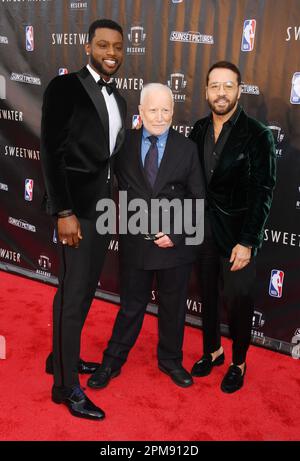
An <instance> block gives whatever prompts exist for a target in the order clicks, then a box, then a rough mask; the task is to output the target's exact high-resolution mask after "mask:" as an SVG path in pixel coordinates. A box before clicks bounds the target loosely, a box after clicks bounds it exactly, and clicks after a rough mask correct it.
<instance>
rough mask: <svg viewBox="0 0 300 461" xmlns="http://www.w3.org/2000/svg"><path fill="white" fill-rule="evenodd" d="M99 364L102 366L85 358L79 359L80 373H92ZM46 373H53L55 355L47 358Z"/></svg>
mask: <svg viewBox="0 0 300 461" xmlns="http://www.w3.org/2000/svg"><path fill="white" fill-rule="evenodd" d="M99 366H100V363H95V362H85V361H84V360H82V359H79V362H78V373H80V374H81V375H83V374H86V375H91V374H92V373H94V372H95V371H96V370H97V368H98V367H99ZM46 373H48V375H53V356H52V354H50V355H48V357H47V360H46Z"/></svg>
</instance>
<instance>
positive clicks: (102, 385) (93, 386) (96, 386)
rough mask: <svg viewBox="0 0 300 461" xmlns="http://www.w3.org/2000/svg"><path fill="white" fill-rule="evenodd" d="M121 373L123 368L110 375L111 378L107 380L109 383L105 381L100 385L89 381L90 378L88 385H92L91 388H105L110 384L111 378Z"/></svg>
mask: <svg viewBox="0 0 300 461" xmlns="http://www.w3.org/2000/svg"><path fill="white" fill-rule="evenodd" d="M120 373H121V370H117V371H114V372H113V373H112V374H111V375H110V377H109V380H108V381H107V383H105V384H101V385H99V384H94V383H90V382H89V381H90V380H88V382H87V385H88V387H90V388H91V389H104V388H105V387H106V386H108V385H109V383H110V380H111V379H113V378H116V377H117V376H119V374H120Z"/></svg>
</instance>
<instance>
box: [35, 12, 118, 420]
mask: <svg viewBox="0 0 300 461" xmlns="http://www.w3.org/2000/svg"><path fill="white" fill-rule="evenodd" d="M85 49H86V54H87V56H89V64H88V65H87V66H86V67H84V68H83V69H81V70H80V71H79V72H74V73H71V74H68V75H63V76H59V77H56V78H54V79H53V80H52V81H51V82H50V83H49V85H48V87H47V89H46V91H45V95H44V102H43V113H42V128H41V159H42V166H43V172H44V178H45V184H46V191H47V207H48V211H49V213H51V214H52V215H54V216H56V218H57V229H58V239H59V241H60V243H61V245H60V248H59V256H60V272H59V287H58V290H57V293H56V295H55V298H54V304H53V355H52V354H50V356H49V357H48V359H47V364H46V371H47V372H48V373H53V372H54V386H53V388H52V400H53V401H54V402H55V403H64V404H65V405H66V406H67V407H68V408H69V410H70V412H71V413H72V414H73V415H74V416H79V417H82V418H89V419H97V420H99V419H103V418H104V412H103V411H102V410H101V409H100V408H98V407H96V406H95V405H94V404H93V403H92V402H91V401H90V400H89V399H88V397H87V396H86V395H85V394H84V392H83V391H82V389H81V388H80V386H79V379H78V372H80V373H92V372H94V371H95V369H96V367H97V365H98V364H95V363H93V362H84V361H83V360H81V359H79V353H80V337H81V331H82V328H83V325H84V321H85V318H86V316H87V314H88V311H89V308H90V305H91V302H92V300H93V297H94V294H95V290H96V288H97V284H98V281H99V276H100V272H101V269H102V266H103V263H104V259H105V255H106V252H107V249H108V244H109V236H108V235H100V234H98V233H97V231H96V220H97V214H96V203H97V201H98V200H99V199H101V198H104V197H111V195H112V177H113V160H114V157H115V154H116V153H117V152H118V150H119V149H120V146H121V144H122V142H123V140H124V137H125V128H124V123H125V113H126V103H125V101H124V99H123V98H122V97H121V96H120V95H119V93H118V92H117V91H116V89H115V87H114V86H113V83H112V81H111V80H112V79H111V76H112V75H113V74H115V72H117V70H118V69H119V67H120V65H121V63H122V60H123V32H122V28H121V27H120V26H119V24H117V23H115V22H114V21H111V20H109V19H100V20H97V21H95V22H93V23H92V24H91V26H90V28H89V42H88V44H87V45H86V46H85Z"/></svg>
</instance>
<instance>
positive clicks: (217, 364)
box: [191, 359, 225, 378]
mask: <svg viewBox="0 0 300 461" xmlns="http://www.w3.org/2000/svg"><path fill="white" fill-rule="evenodd" d="M216 360H217V359H216ZM224 362H225V359H223V360H222V361H221V362H218V363H214V362H213V366H212V368H211V370H209V372H208V373H201V374H198V373H195V372H194V373H193V372H191V375H192V376H195V377H196V378H202V377H204V376H208V375H210V374H211V372H212V369H213V368H214V367H220V366H221V365H224Z"/></svg>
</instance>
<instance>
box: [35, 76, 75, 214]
mask: <svg viewBox="0 0 300 461" xmlns="http://www.w3.org/2000/svg"><path fill="white" fill-rule="evenodd" d="M65 77H68V78H65ZM69 77H70V76H59V77H56V78H54V79H53V80H52V81H51V82H50V83H49V85H48V87H47V88H46V91H45V94H44V98H43V107H42V122H41V162H42V169H43V174H44V180H45V186H46V194H47V206H48V211H49V212H50V213H51V214H56V213H57V212H59V211H61V210H66V209H72V208H73V206H72V199H71V196H70V192H69V188H68V183H67V178H66V170H65V154H66V145H67V140H68V136H69V123H70V120H71V117H72V113H73V106H74V102H73V96H72V93H71V87H72V81H71V79H70V78H69Z"/></svg>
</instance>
